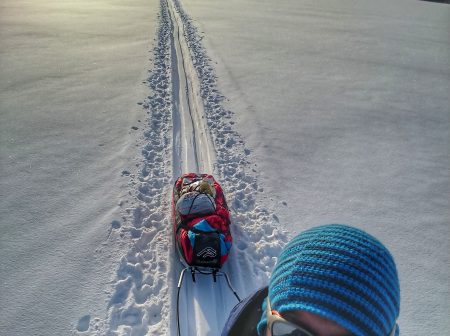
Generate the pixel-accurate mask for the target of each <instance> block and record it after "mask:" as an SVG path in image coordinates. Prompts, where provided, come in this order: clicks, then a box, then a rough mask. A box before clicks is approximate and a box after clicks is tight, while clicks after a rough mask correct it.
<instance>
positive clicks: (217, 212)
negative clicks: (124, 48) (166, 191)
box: [172, 173, 241, 336]
mask: <svg viewBox="0 0 450 336" xmlns="http://www.w3.org/2000/svg"><path fill="white" fill-rule="evenodd" d="M172 212H173V234H174V238H175V239H174V241H175V248H176V250H177V254H178V257H179V259H180V262H181V264H182V265H183V270H182V271H181V273H180V276H179V280H178V286H177V287H178V288H177V329H178V336H180V335H181V333H180V321H179V298H180V289H181V287H182V284H183V279H184V275H185V273H186V272H190V273H191V276H192V281H193V282H194V283H195V279H196V276H197V275H200V276H203V275H211V276H212V278H213V281H214V282H216V281H217V277H220V276H223V277H224V278H225V279H226V282H227V285H228V287H229V288H230V290H231V291H232V292H233V294H234V296H235V297H236V298H237V300H238V301H241V299H240V298H239V296H238V294H237V293H236V291H235V290H234V289H233V287H232V285H231V282H230V279H229V277H228V275H227V274H226V273H225V272H223V271H221V268H222V266H223V264H224V263H225V262H226V261H227V259H228V253H229V251H230V249H231V245H232V242H233V238H232V236H231V232H230V212H229V210H228V206H227V202H226V200H225V196H224V194H223V190H222V187H221V186H220V184H219V183H218V182H217V181H216V180H215V179H214V177H213V176H212V175H209V174H196V173H188V174H183V175H182V176H180V177H179V178H178V179H177V180H176V181H175V185H174V187H173V198H172Z"/></svg>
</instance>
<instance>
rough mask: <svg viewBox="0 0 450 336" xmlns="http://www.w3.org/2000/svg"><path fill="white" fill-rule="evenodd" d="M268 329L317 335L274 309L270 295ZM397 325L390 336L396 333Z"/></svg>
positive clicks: (289, 335)
mask: <svg viewBox="0 0 450 336" xmlns="http://www.w3.org/2000/svg"><path fill="white" fill-rule="evenodd" d="M266 318H267V330H269V331H270V335H271V336H316V335H315V334H313V333H312V332H310V331H308V330H307V329H305V328H304V327H302V326H300V325H298V324H295V323H292V322H289V321H287V320H285V319H284V318H283V317H282V316H281V315H280V313H279V312H277V311H276V310H272V307H271V305H270V300H269V297H267V298H266ZM395 329H396V328H395V325H394V328H393V329H392V331H391V332H390V333H389V335H388V336H394V335H395Z"/></svg>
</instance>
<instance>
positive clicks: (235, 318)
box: [221, 287, 267, 336]
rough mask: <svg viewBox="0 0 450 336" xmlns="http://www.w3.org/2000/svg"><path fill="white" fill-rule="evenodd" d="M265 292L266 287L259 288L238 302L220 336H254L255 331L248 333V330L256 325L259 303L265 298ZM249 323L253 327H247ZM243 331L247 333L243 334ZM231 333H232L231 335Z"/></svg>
mask: <svg viewBox="0 0 450 336" xmlns="http://www.w3.org/2000/svg"><path fill="white" fill-rule="evenodd" d="M266 291H267V287H263V288H260V289H258V290H256V291H254V292H253V293H252V294H250V295H249V296H248V297H247V298H245V299H244V300H242V301H241V302H239V303H238V304H237V305H236V306H235V307H234V308H233V310H232V311H231V312H230V315H229V316H228V320H227V322H226V323H225V325H224V327H223V329H222V334H221V336H230V335H234V334H236V333H238V334H239V336H243V335H244V334H245V336H253V334H254V335H255V336H256V330H254V331H253V332H252V333H250V332H248V330H249V329H254V327H255V326H256V324H257V321H258V319H259V314H260V312H259V309H260V307H261V301H262V300H263V299H264V298H265V297H266V295H267V294H266ZM251 323H253V326H249V324H251ZM243 324H245V325H243ZM251 327H253V328H251ZM243 330H246V331H247V332H246V333H244V334H243V333H242V331H243ZM233 331H234V333H233V334H232V332H233Z"/></svg>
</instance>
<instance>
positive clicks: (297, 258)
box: [258, 224, 400, 336]
mask: <svg viewBox="0 0 450 336" xmlns="http://www.w3.org/2000/svg"><path fill="white" fill-rule="evenodd" d="M269 299H270V303H271V306H272V309H274V310H276V311H278V312H279V313H280V314H281V315H283V313H284V312H287V311H294V310H300V311H306V312H309V313H313V314H317V315H320V316H322V317H325V318H327V319H329V320H332V321H334V322H336V323H337V324H338V325H340V326H342V327H344V328H346V329H347V330H349V331H350V332H352V333H353V334H354V335H355V336H388V335H389V333H390V332H391V331H392V329H393V327H394V325H395V328H396V331H395V335H396V336H398V335H399V328H398V326H397V325H396V320H397V317H398V315H399V311H400V287H399V281H398V275H397V269H396V267H395V263H394V259H393V257H392V255H391V254H390V253H389V251H388V250H387V249H386V247H384V246H383V244H382V243H380V242H379V241H378V240H377V239H376V238H374V237H372V236H371V235H369V234H367V233H365V232H364V231H361V230H359V229H356V228H353V227H350V226H346V225H340V224H331V225H324V226H319V227H316V228H313V229H310V230H307V231H305V232H303V233H301V234H299V235H298V236H297V237H295V238H294V239H293V240H292V241H291V242H290V243H289V244H288V245H287V246H286V247H285V248H284V250H283V252H282V253H281V255H280V257H279V259H278V261H277V264H276V266H275V269H274V270H273V273H272V276H271V278H270V284H269ZM265 305H266V304H265V300H264V305H263V314H262V317H261V320H260V322H259V324H258V333H259V334H260V335H262V332H263V331H264V329H265V327H266V325H267V320H266V313H265V312H266V310H265Z"/></svg>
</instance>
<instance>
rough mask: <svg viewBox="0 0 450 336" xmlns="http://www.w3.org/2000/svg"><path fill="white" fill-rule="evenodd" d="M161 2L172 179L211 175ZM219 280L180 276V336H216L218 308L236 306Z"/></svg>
mask: <svg viewBox="0 0 450 336" xmlns="http://www.w3.org/2000/svg"><path fill="white" fill-rule="evenodd" d="M166 3H167V7H168V11H169V17H170V21H171V26H172V35H171V43H170V44H171V65H172V69H171V70H172V71H171V74H172V78H171V79H172V121H173V160H172V162H173V177H174V179H176V178H177V177H178V176H179V175H181V174H182V173H186V172H197V173H209V174H213V173H214V167H215V165H216V162H215V150H214V144H213V142H212V140H211V137H210V135H209V132H210V131H209V129H208V127H207V125H206V122H205V119H206V118H205V112H204V109H203V99H202V97H201V96H200V85H199V80H198V77H197V73H196V70H195V67H194V65H193V62H192V58H191V56H190V51H189V47H188V44H187V42H186V40H185V34H184V30H183V22H182V20H181V18H180V16H179V13H178V11H177V8H176V7H175V5H174V3H173V2H172V1H171V0H166ZM174 270H175V272H174V274H175V275H177V274H179V273H180V272H181V270H182V267H181V265H180V264H179V263H178V262H177V261H175V265H174ZM174 280H177V279H174ZM224 281H225V279H222V278H219V279H218V282H217V283H214V282H213V279H212V277H211V276H201V275H198V276H197V277H196V282H195V283H193V281H192V278H191V277H190V275H189V274H187V275H186V277H185V280H184V284H183V288H182V291H181V301H180V326H181V334H182V335H218V334H220V327H221V325H222V322H223V316H222V315H223V313H222V312H223V308H224V307H226V306H228V307H229V308H231V307H232V306H233V304H235V303H236V301H235V299H234V297H230V298H228V297H227V295H225V294H224V293H226V291H228V287H227V286H226V284H225V282H224ZM173 330H175V329H173Z"/></svg>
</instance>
